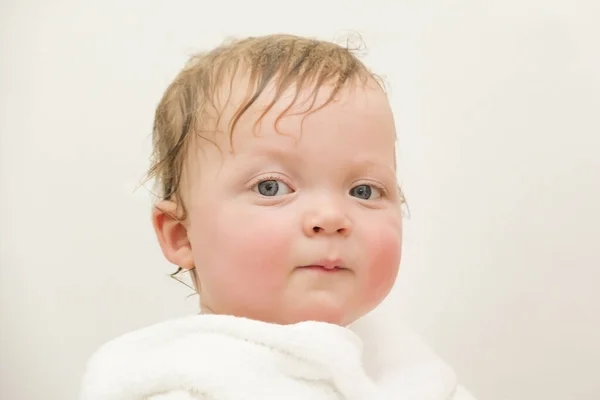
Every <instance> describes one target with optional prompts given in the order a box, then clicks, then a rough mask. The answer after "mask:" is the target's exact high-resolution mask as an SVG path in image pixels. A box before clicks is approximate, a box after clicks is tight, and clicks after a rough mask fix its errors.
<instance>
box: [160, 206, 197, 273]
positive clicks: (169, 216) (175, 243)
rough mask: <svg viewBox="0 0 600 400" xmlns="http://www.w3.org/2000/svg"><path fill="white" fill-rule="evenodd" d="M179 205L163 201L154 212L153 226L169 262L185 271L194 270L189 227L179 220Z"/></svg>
mask: <svg viewBox="0 0 600 400" xmlns="http://www.w3.org/2000/svg"><path fill="white" fill-rule="evenodd" d="M178 212H179V210H178V207H177V203H176V202H174V201H171V200H163V201H161V202H159V203H158V204H156V205H155V206H154V209H153V210H152V224H153V225H154V231H155V232H156V237H157V238H158V243H159V244H160V248H161V250H162V252H163V254H164V256H165V258H166V259H167V260H169V262H171V263H172V264H175V265H177V266H179V267H181V268H183V269H185V270H190V269H193V268H194V259H193V257H192V246H191V244H190V241H189V238H188V234H187V227H186V226H185V224H184V221H182V220H181V219H179V216H178Z"/></svg>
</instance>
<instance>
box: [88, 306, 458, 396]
mask: <svg viewBox="0 0 600 400" xmlns="http://www.w3.org/2000/svg"><path fill="white" fill-rule="evenodd" d="M397 343H400V344H403V345H406V346H408V347H407V349H406V354H409V353H410V354H411V355H410V359H411V360H410V362H408V361H407V362H404V363H402V362H400V363H396V364H393V363H391V364H389V365H387V366H386V367H385V368H383V369H380V370H377V371H375V372H374V373H369V372H368V371H366V370H365V368H364V358H363V341H362V340H361V338H360V337H359V335H357V334H356V333H354V332H353V331H352V330H350V329H348V328H344V327H340V326H336V325H331V324H326V323H320V322H302V323H298V324H294V325H277V324H270V323H265V322H260V321H254V320H249V319H245V318H238V317H232V316H223V315H197V316H192V317H186V318H181V319H177V320H172V321H167V322H163V323H160V324H157V325H153V326H150V327H148V328H144V329H141V330H139V331H135V332H132V333H128V334H126V335H124V336H121V337H120V338H117V339H115V340H113V341H111V342H108V343H107V344H105V345H104V346H102V347H101V348H100V349H99V350H98V351H97V352H96V353H95V354H94V356H93V357H92V358H91V359H90V361H89V363H88V367H87V370H86V373H85V375H84V378H83V381H82V390H81V400H142V399H144V400H198V399H205V400H241V399H245V400H248V399H250V400H252V399H257V400H258V399H260V400H269V399H286V400H296V399H298V400H300V399H302V400H306V399H311V400H330V399H331V400H333V399H336V400H339V399H347V400H366V399H369V400H378V399H407V400H409V399H414V400H450V399H453V400H463V398H462V397H459V398H457V397H456V394H457V393H459V392H460V390H459V391H458V392H457V390H458V386H457V384H456V379H455V377H454V374H453V372H452V371H451V370H450V369H449V368H448V367H447V366H445V364H443V363H442V362H441V361H440V360H439V359H437V358H436V357H434V356H432V354H430V353H428V352H427V351H426V350H425V348H424V347H423V348H422V349H419V350H415V343H413V342H412V341H404V342H403V341H402V340H399V341H397ZM367 351H370V350H368V349H367ZM374 351H381V349H379V350H377V349H374ZM394 351H395V352H397V353H398V354H400V355H401V354H402V349H399V348H395V349H394ZM415 351H416V352H418V353H422V354H414V353H415ZM464 399H469V397H465V398H464Z"/></svg>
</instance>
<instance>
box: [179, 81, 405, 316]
mask: <svg viewBox="0 0 600 400" xmlns="http://www.w3.org/2000/svg"><path fill="white" fill-rule="evenodd" d="M309 93H310V91H306V92H305V93H300V98H299V100H298V101H297V104H298V105H297V106H295V108H293V109H292V110H291V111H290V112H288V115H287V116H285V117H283V119H282V120H280V122H279V124H278V125H277V129H276V128H275V126H274V122H275V119H276V117H277V116H278V115H279V114H280V113H281V112H282V111H283V110H284V109H285V107H286V106H287V105H288V104H289V97H286V98H283V99H282V100H280V101H278V103H276V105H275V107H274V108H273V109H272V110H271V111H270V112H269V113H268V114H267V115H266V116H265V117H264V118H263V119H262V120H261V122H260V124H259V125H258V126H256V127H255V122H256V121H257V118H258V116H259V115H260V113H261V112H262V110H263V109H264V107H265V105H267V104H269V102H270V100H271V98H270V97H269V96H268V95H267V96H264V98H263V99H262V100H260V99H259V101H258V102H257V103H256V104H255V105H253V107H252V108H250V109H249V110H248V112H247V113H246V114H244V116H243V117H242V118H241V119H240V121H239V123H238V125H237V126H236V128H235V132H234V133H233V135H232V138H233V143H231V142H230V140H229V135H228V134H226V133H218V134H215V135H214V137H212V138H211V140H213V141H214V142H215V144H216V146H215V144H210V143H208V142H206V143H204V142H203V141H202V140H199V141H198V143H197V148H196V151H195V153H194V154H193V155H192V156H191V158H190V160H189V162H188V168H189V170H188V171H189V172H188V174H187V179H186V181H187V182H188V183H187V185H186V186H187V189H188V194H187V196H186V197H187V198H186V202H187V203H186V206H187V208H188V221H187V238H188V240H189V244H190V252H191V256H192V258H193V261H194V265H195V267H196V271H197V277H198V280H199V284H200V296H201V303H202V306H203V309H204V311H205V312H213V313H218V314H232V315H237V316H244V317H248V318H253V319H258V320H264V321H269V322H277V323H294V322H298V321H303V320H318V321H325V322H330V323H336V324H340V325H347V324H349V323H351V322H353V321H354V320H355V319H357V318H359V317H361V316H362V315H364V314H365V313H367V312H369V311H370V310H372V309H373V308H374V307H375V306H376V305H378V304H379V303H380V302H381V301H382V300H383V298H384V297H385V296H386V295H387V294H388V293H389V291H390V289H391V287H392V285H393V283H394V280H395V278H396V275H397V272H398V267H399V263H400V255H401V240H402V217H401V207H400V206H401V201H400V200H401V199H400V195H399V191H398V185H397V180H396V174H395V156H394V147H395V130H394V122H393V117H392V113H391V111H390V107H389V104H388V101H387V97H386V96H385V94H384V93H383V92H382V91H381V90H380V89H379V88H376V86H375V85H374V84H372V86H371V87H355V88H352V89H344V90H342V91H341V92H340V93H339V94H338V95H337V96H336V101H334V102H332V103H330V104H329V105H327V106H325V107H324V108H322V109H321V110H319V111H317V112H315V113H313V114H309V115H308V116H306V114H305V113H303V112H302V111H305V110H306V106H307V105H308V104H310V103H306V102H304V101H302V99H303V98H304V99H305V98H308V97H307V96H309ZM243 94H244V93H241V94H236V93H234V94H233V96H232V102H233V104H232V106H231V107H229V108H227V109H226V110H225V112H224V114H223V117H222V121H221V126H222V127H224V126H226V124H228V123H229V122H230V118H231V116H232V112H233V110H234V109H235V107H237V105H238V104H236V96H238V97H239V96H242V95H243ZM328 95H329V89H327V88H323V89H322V90H321V94H320V95H319V97H318V99H317V103H316V105H319V104H322V102H323V101H324V100H325V99H326V98H327V97H328ZM240 98H241V97H240ZM286 99H287V100H286ZM296 113H300V115H294V114H296ZM305 116H306V118H305V119H304V122H303V123H302V119H303V118H304V117H305ZM301 123H302V126H301ZM230 146H231V147H232V149H233V151H231V150H230Z"/></svg>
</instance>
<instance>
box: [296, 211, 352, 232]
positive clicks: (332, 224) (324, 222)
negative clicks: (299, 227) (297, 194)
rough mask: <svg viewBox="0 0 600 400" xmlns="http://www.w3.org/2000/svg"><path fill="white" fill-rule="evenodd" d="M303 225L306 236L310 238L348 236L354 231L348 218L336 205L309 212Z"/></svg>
mask: <svg viewBox="0 0 600 400" xmlns="http://www.w3.org/2000/svg"><path fill="white" fill-rule="evenodd" d="M303 225H304V226H303V228H304V234H305V235H306V236H309V237H313V236H317V235H335V234H338V235H342V236H348V235H349V234H350V232H351V231H352V223H351V222H350V220H349V219H348V216H347V215H346V214H345V213H344V212H343V211H342V210H340V209H339V208H336V207H335V206H334V205H331V206H327V207H324V206H321V207H319V208H318V209H315V210H313V211H311V212H307V213H306V214H305V217H304V221H303Z"/></svg>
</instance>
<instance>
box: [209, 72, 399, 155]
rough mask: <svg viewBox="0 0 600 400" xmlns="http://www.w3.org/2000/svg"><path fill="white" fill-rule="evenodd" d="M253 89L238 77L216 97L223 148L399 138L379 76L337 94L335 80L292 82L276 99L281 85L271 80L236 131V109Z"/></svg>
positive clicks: (359, 142)
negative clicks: (302, 84)
mask: <svg viewBox="0 0 600 400" xmlns="http://www.w3.org/2000/svg"><path fill="white" fill-rule="evenodd" d="M247 88H248V83H247V80H245V78H244V77H237V78H235V79H234V80H233V81H232V85H228V87H225V88H222V90H221V91H220V93H219V94H218V95H217V96H216V102H215V103H216V105H217V107H218V108H219V109H220V112H219V113H218V116H217V117H216V118H214V119H213V123H214V128H215V129H214V134H213V135H212V137H211V138H210V139H211V141H212V142H213V143H215V144H217V146H218V147H219V149H220V150H222V151H229V152H233V153H238V152H244V151H245V150H248V149H247V147H248V146H251V145H254V146H256V145H264V146H268V145H269V144H271V145H274V143H271V142H279V144H281V145H282V144H284V143H295V144H296V145H299V146H302V145H303V144H310V142H311V141H314V139H318V140H319V142H320V144H321V145H325V146H326V145H328V144H333V143H328V142H329V141H330V140H333V141H336V140H337V141H339V140H340V139H343V140H344V143H345V144H346V145H352V144H355V145H361V146H364V144H365V143H364V142H365V139H367V138H370V139H372V141H373V144H376V143H378V142H381V141H382V140H383V141H385V142H386V143H387V144H388V145H389V142H390V141H392V142H393V141H394V140H395V127H394V120H393V115H392V112H391V109H390V105H389V102H388V99H387V96H386V94H385V93H384V92H383V90H382V89H381V88H380V87H379V86H378V85H377V83H376V82H375V81H373V80H369V81H366V82H356V83H350V84H348V85H347V86H345V87H343V88H342V89H340V90H339V91H338V92H337V93H335V95H334V96H333V98H331V95H332V92H333V86H332V85H330V84H324V85H322V86H321V87H319V88H318V89H317V88H315V86H311V85H307V87H305V88H303V89H302V90H300V91H298V90H296V88H295V87H290V88H289V89H287V90H286V91H284V92H283V93H281V95H280V97H279V98H278V99H277V101H276V102H275V103H274V104H272V103H273V100H274V99H275V96H276V93H277V88H276V86H275V84H274V83H270V84H269V85H267V86H266V88H265V89H264V90H263V92H262V93H261V94H260V96H259V97H258V98H257V99H256V100H255V101H254V102H253V103H252V105H251V106H250V107H249V108H248V109H246V110H245V111H244V112H243V114H242V115H241V116H240V117H239V119H238V120H237V121H236V124H235V127H234V129H233V131H231V130H230V129H231V127H232V122H233V120H234V119H235V118H236V113H238V112H239V111H240V108H241V107H243V106H244V104H245V103H246V102H247V100H248V98H249V95H251V94H252V91H251V90H247ZM211 131H212V130H211ZM259 138H261V139H263V140H262V141H260V143H259V141H257V140H256V139H259ZM264 139H266V140H264ZM365 150H366V149H365Z"/></svg>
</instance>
